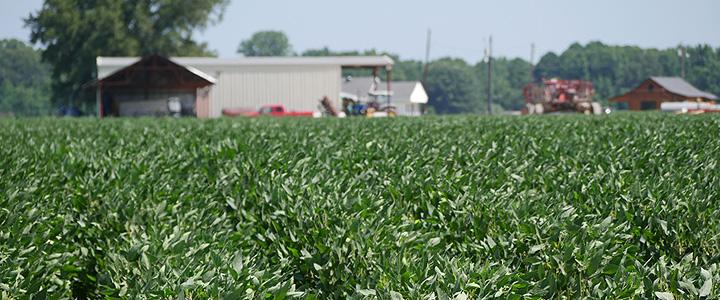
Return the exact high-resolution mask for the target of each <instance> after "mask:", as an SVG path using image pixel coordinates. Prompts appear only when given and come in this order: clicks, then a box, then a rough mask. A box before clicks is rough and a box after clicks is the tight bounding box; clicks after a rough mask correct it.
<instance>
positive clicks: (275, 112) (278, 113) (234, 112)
mask: <svg viewBox="0 0 720 300" xmlns="http://www.w3.org/2000/svg"><path fill="white" fill-rule="evenodd" d="M222 113H223V115H225V116H230V117H236V116H242V117H257V116H272V117H315V116H316V114H317V113H315V112H312V111H287V110H285V106H283V105H280V104H275V105H265V106H263V107H261V108H260V109H259V110H258V111H251V110H246V109H239V108H225V109H223V111H222Z"/></svg>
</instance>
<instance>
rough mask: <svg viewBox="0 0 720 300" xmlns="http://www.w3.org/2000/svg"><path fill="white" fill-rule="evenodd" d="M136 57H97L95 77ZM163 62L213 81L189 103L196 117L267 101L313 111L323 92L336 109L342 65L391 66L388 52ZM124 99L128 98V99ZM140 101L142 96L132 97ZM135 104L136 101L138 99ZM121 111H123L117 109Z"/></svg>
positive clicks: (120, 68)
mask: <svg viewBox="0 0 720 300" xmlns="http://www.w3.org/2000/svg"><path fill="white" fill-rule="evenodd" d="M141 60H144V59H141V58H138V57H98V58H97V68H98V73H97V75H98V81H99V82H102V81H103V80H104V79H106V78H108V77H109V76H112V75H113V74H116V73H118V72H122V71H123V70H125V69H126V68H128V67H129V66H132V65H133V64H135V63H137V62H139V61H141ZM168 61H170V62H172V63H174V64H177V65H178V66H181V67H183V68H185V69H186V70H187V71H188V72H190V73H193V74H196V75H197V76H199V77H201V78H205V79H206V80H207V81H208V82H209V83H213V85H207V86H206V87H205V88H207V89H209V93H208V95H207V97H206V100H207V101H203V98H202V97H196V101H195V103H194V105H193V110H194V112H195V115H196V116H197V117H200V118H206V117H210V118H215V117H220V116H221V115H222V111H223V109H226V108H228V109H229V108H246V109H253V110H254V109H258V108H260V107H261V106H263V105H269V104H282V105H284V106H285V107H286V108H287V109H288V110H298V111H299V110H303V111H317V110H318V103H319V102H318V100H320V99H321V98H323V97H325V96H327V97H329V98H330V99H331V100H332V101H333V102H334V104H335V105H336V107H338V108H339V107H340V106H341V100H340V94H341V86H342V69H343V68H370V69H373V70H374V73H377V72H378V71H379V70H385V71H386V72H388V73H389V72H391V70H392V65H393V60H392V59H391V58H389V57H387V56H341V57H251V58H231V59H228V58H206V57H174V58H169V59H168ZM158 76H161V75H158ZM164 76H174V75H172V74H169V75H164ZM170 78H172V77H170ZM200 91H202V89H200ZM101 93H102V86H101V85H99V86H98V95H99V96H98V99H99V100H98V101H99V102H101V99H104V98H102V96H100V94H101ZM127 100H128V101H130V99H127ZM141 100H142V98H140V99H135V100H134V101H135V102H139V101H141ZM155 102H157V101H155ZM99 104H101V103H99ZM134 104H138V105H141V103H134ZM155 104H158V103H155ZM100 106H102V105H99V107H100ZM99 114H100V115H101V116H102V111H99ZM120 115H127V114H122V113H121V114H120Z"/></svg>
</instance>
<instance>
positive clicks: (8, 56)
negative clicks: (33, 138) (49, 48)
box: [0, 39, 52, 116]
mask: <svg viewBox="0 0 720 300" xmlns="http://www.w3.org/2000/svg"><path fill="white" fill-rule="evenodd" d="M51 111H52V105H51V104H50V66H49V65H48V64H46V63H43V62H42V61H41V59H40V53H39V51H37V50H35V49H33V48H32V47H30V46H28V45H27V44H25V43H23V42H22V41H19V40H15V39H9V40H0V115H6V114H11V115H21V116H42V115H48V114H50V113H51Z"/></svg>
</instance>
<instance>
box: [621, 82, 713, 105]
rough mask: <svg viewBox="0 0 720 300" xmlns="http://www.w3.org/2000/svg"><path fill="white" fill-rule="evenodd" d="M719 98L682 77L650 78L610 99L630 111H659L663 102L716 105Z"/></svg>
mask: <svg viewBox="0 0 720 300" xmlns="http://www.w3.org/2000/svg"><path fill="white" fill-rule="evenodd" d="M715 100H717V96H715V95H713V94H711V93H708V92H703V91H701V90H699V89H697V88H695V87H694V86H692V85H691V84H690V83H688V82H687V81H685V80H684V79H682V78H680V77H650V78H648V79H646V80H645V81H643V82H642V83H641V84H640V86H638V87H637V88H635V89H634V90H632V91H630V92H628V93H626V94H624V95H620V96H617V97H614V98H611V99H610V102H616V103H626V104H627V107H628V109H630V110H657V109H660V104H661V103H663V102H681V101H699V102H710V103H714V102H715Z"/></svg>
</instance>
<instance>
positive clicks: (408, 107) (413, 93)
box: [340, 77, 428, 116]
mask: <svg viewBox="0 0 720 300" xmlns="http://www.w3.org/2000/svg"><path fill="white" fill-rule="evenodd" d="M390 86H391V89H392V90H391V91H388V89H387V85H386V84H382V82H381V81H380V80H379V79H378V78H377V77H355V78H353V77H348V78H345V80H344V81H343V84H342V92H341V96H340V97H341V98H342V99H349V100H352V101H355V102H358V101H360V102H370V101H377V102H380V103H385V102H386V101H387V97H388V96H392V97H391V100H392V103H391V105H392V106H394V107H395V108H396V110H395V111H396V113H397V114H398V115H401V116H419V115H421V109H422V108H421V105H422V104H426V103H427V102H428V95H427V92H426V91H425V88H424V87H423V85H422V83H420V82H419V81H392V82H391V85H390Z"/></svg>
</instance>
